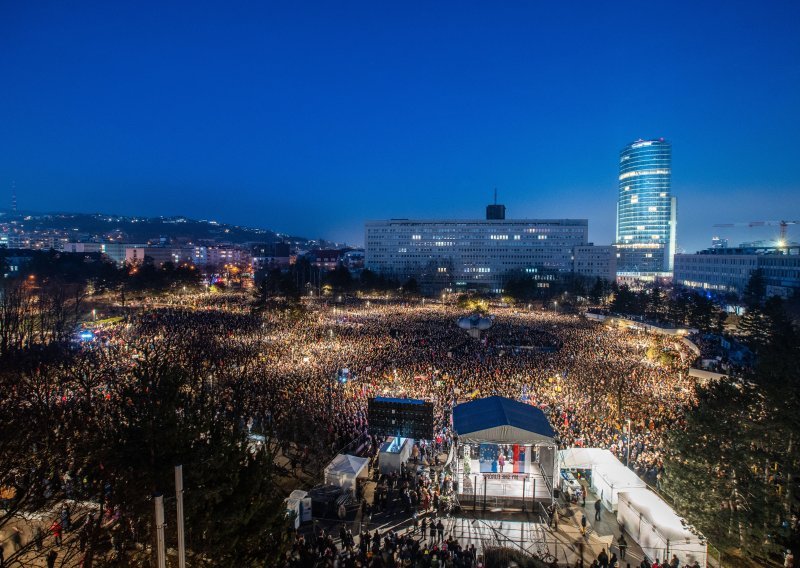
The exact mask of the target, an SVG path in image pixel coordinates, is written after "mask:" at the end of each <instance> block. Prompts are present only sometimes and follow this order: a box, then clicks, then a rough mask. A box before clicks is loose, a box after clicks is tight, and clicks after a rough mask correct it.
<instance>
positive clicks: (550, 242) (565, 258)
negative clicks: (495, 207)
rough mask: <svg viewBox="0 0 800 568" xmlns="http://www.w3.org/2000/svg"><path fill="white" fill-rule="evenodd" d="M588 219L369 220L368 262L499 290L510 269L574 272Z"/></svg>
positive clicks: (403, 273)
mask: <svg viewBox="0 0 800 568" xmlns="http://www.w3.org/2000/svg"><path fill="white" fill-rule="evenodd" d="M588 232H589V223H588V221H587V220H586V219H518V220H507V219H504V220H474V219H473V220H444V219H437V220H409V219H391V220H388V221H368V222H367V223H366V225H365V244H366V250H365V267H366V268H368V269H370V270H372V271H374V272H377V273H381V274H385V275H387V276H392V277H395V278H398V279H401V280H402V279H406V278H410V277H414V278H417V279H418V280H420V281H423V282H428V283H431V285H433V286H435V285H436V283H439V284H440V285H441V286H440V287H443V288H444V287H448V286H455V287H462V288H467V287H483V288H488V289H490V290H492V291H496V292H499V291H500V290H501V289H502V287H503V283H504V281H505V278H506V275H507V274H508V273H509V271H520V270H521V271H531V272H535V271H536V270H542V269H545V270H552V271H557V272H571V271H572V269H573V264H572V255H573V251H574V249H575V247H576V246H581V245H586V244H587V239H588Z"/></svg>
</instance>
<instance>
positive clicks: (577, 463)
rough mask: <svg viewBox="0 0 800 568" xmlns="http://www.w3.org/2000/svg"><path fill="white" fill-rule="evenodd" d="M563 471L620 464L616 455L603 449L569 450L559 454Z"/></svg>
mask: <svg viewBox="0 0 800 568" xmlns="http://www.w3.org/2000/svg"><path fill="white" fill-rule="evenodd" d="M558 463H559V467H560V468H561V469H592V467H594V466H595V465H600V464H609V463H619V460H617V458H616V457H614V454H612V453H611V452H610V451H609V450H604V449H602V448H568V449H566V450H561V451H559V452H558Z"/></svg>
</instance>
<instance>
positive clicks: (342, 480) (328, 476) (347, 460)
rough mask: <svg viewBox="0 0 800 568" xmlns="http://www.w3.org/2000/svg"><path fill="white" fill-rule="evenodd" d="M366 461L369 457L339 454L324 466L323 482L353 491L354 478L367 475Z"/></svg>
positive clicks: (354, 486) (354, 488)
mask: <svg viewBox="0 0 800 568" xmlns="http://www.w3.org/2000/svg"><path fill="white" fill-rule="evenodd" d="M368 463H369V458H360V457H358V456H351V455H349V454H339V455H337V456H336V457H335V458H333V461H332V462H331V463H329V464H328V465H327V466H326V467H325V484H326V485H336V486H338V487H341V488H342V489H346V490H348V491H350V492H352V493H355V490H356V479H357V478H359V477H361V478H366V477H367V474H368V472H367V464H368Z"/></svg>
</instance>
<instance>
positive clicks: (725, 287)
mask: <svg viewBox="0 0 800 568" xmlns="http://www.w3.org/2000/svg"><path fill="white" fill-rule="evenodd" d="M782 252H783V253H785V254H782V253H781V252H779V251H777V250H764V249H748V248H728V249H725V248H719V249H709V250H705V251H702V252H698V253H696V254H676V255H675V284H677V285H679V286H683V287H685V288H693V289H696V290H706V291H709V292H712V293H715V294H721V295H724V294H728V293H730V294H736V295H739V296H740V295H741V294H742V293H743V292H744V289H745V287H746V286H747V283H748V282H749V280H750V275H751V274H752V273H753V271H754V270H756V269H759V268H760V269H761V270H762V271H763V273H764V280H765V281H766V284H767V296H782V297H784V298H788V297H791V296H792V295H794V294H796V293H797V292H798V290H800V250H799V249H798V248H797V247H796V246H795V247H793V248H789V249H788V250H785V251H782Z"/></svg>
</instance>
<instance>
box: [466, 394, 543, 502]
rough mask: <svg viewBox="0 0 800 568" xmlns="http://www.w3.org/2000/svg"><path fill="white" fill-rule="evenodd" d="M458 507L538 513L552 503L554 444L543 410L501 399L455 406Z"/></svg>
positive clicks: (495, 398) (493, 398) (494, 398)
mask: <svg viewBox="0 0 800 568" xmlns="http://www.w3.org/2000/svg"><path fill="white" fill-rule="evenodd" d="M453 427H454V430H455V432H456V433H457V434H458V441H457V451H456V456H457V457H456V458H455V460H454V461H455V463H454V464H453V471H454V478H455V481H456V482H457V484H458V485H457V495H458V502H459V505H460V506H461V507H462V508H468V509H482V510H487V509H488V510H495V509H499V510H524V511H525V510H526V511H537V512H539V510H540V508H541V507H542V506H544V507H547V506H549V505H551V504H552V503H553V500H554V491H553V475H554V473H555V458H556V447H557V446H556V443H555V440H554V439H553V435H554V433H553V430H552V428H551V427H550V424H549V422H548V421H547V418H546V417H545V416H544V414H543V413H542V411H541V410H540V409H538V408H536V407H534V406H530V405H528V404H525V403H522V402H518V401H514V400H511V399H506V398H501V397H489V398H485V399H481V400H477V401H473V402H468V403H464V404H460V405H458V406H456V407H455V408H454V409H453Z"/></svg>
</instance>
